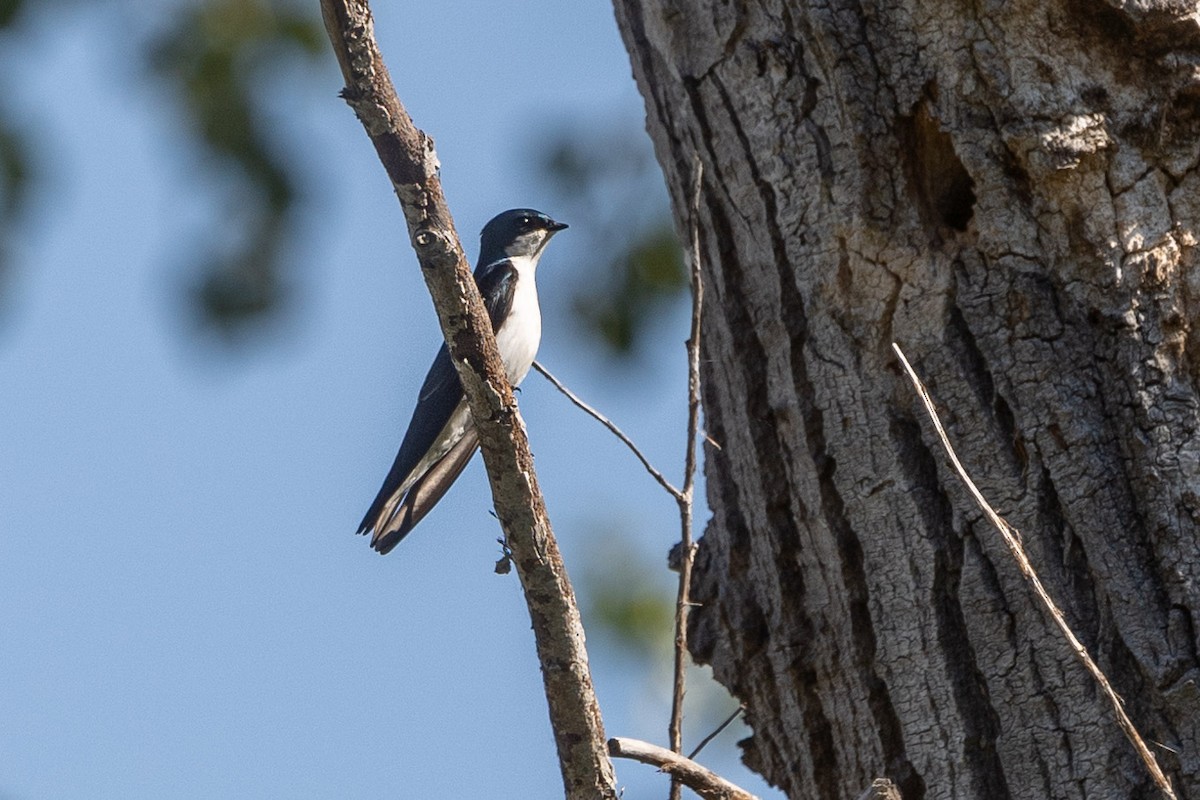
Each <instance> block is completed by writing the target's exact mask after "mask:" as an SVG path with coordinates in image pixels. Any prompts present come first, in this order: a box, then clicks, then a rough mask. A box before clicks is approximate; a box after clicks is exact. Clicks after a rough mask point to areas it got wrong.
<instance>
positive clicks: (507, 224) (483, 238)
mask: <svg viewBox="0 0 1200 800" xmlns="http://www.w3.org/2000/svg"><path fill="white" fill-rule="evenodd" d="M565 227H567V225H566V223H563V222H555V221H554V220H552V219H550V217H548V216H546V215H545V214H543V213H542V212H540V211H534V210H533V209H532V208H513V209H509V210H508V211H505V212H504V213H502V214H498V215H497V216H495V217H493V218H492V221H491V222H489V223H488V224H487V225H484V226H483V233H482V234H480V237H479V238H480V244H479V260H480V263H483V264H488V263H491V262H492V261H498V260H500V259H502V258H515V257H521V256H527V257H530V258H534V259H536V258H537V257H538V256H540V255H541V253H542V248H543V247H545V246H546V242H548V241H550V237H551V236H553V235H554V234H556V233H558V232H559V231H561V230H562V229H563V228H565Z"/></svg>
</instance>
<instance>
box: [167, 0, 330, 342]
mask: <svg viewBox="0 0 1200 800" xmlns="http://www.w3.org/2000/svg"><path fill="white" fill-rule="evenodd" d="M315 8H316V6H315V4H313V5H312V6H311V7H309V6H303V7H299V6H296V5H295V4H292V3H285V2H281V1H280V0H274V1H272V0H208V2H200V3H195V4H193V5H192V6H190V7H188V8H187V9H186V10H184V11H182V12H181V13H180V14H179V15H178V17H177V18H176V20H175V22H174V24H173V25H172V26H171V27H170V28H169V29H168V30H167V31H165V32H164V33H163V34H162V35H161V36H160V37H159V38H158V39H157V40H156V41H154V42H152V43H151V45H150V48H149V58H148V63H149V67H150V70H151V72H152V73H153V74H154V75H155V76H156V77H157V78H159V79H160V80H162V81H164V82H165V83H166V85H167V86H168V87H170V88H171V89H172V91H173V92H174V93H175V94H176V96H177V98H178V100H179V103H180V105H181V108H182V110H183V111H184V113H185V116H186V118H187V120H188V121H189V122H190V125H191V129H192V132H193V136H194V138H195V141H196V144H197V145H198V146H199V147H200V148H201V149H202V150H205V151H207V152H208V154H209V156H210V157H211V159H212V160H214V161H215V162H216V163H217V164H218V165H223V166H225V167H227V169H224V170H221V169H214V170H212V172H213V174H216V175H223V176H225V180H226V181H227V182H229V183H232V184H235V185H236V188H235V189H234V190H232V191H231V194H233V195H235V196H237V197H238V202H239V209H238V213H237V215H236V216H234V217H232V219H233V223H232V224H233V225H234V226H237V227H239V228H240V229H239V230H233V231H230V230H221V231H220V234H221V236H222V237H225V241H227V242H228V241H232V242H236V244H235V245H233V246H232V247H229V248H227V250H226V251H224V252H223V251H221V250H220V249H219V248H218V246H217V245H216V244H215V243H214V245H213V246H212V249H211V250H210V251H209V252H202V253H200V254H197V255H196V256H195V258H196V264H195V268H196V269H197V270H198V271H199V274H200V276H201V277H200V278H199V279H198V281H197V283H196V286H195V289H194V292H193V296H194V298H195V299H196V300H197V302H198V308H199V310H200V312H201V315H202V319H204V320H206V321H207V322H208V323H210V324H212V325H214V326H215V327H217V328H218V329H220V330H223V331H225V332H226V333H234V332H236V331H237V330H239V329H241V328H243V327H244V326H245V325H246V324H247V323H249V322H252V321H255V320H257V319H260V318H262V317H263V316H265V315H267V314H268V313H270V312H273V311H276V310H278V308H279V306H280V300H281V298H282V293H281V292H280V290H279V287H280V286H281V285H282V284H283V281H282V280H281V273H282V272H284V271H285V270H286V269H287V266H288V265H287V264H286V263H285V260H284V255H283V253H284V247H285V245H286V244H287V242H288V240H289V236H288V235H287V234H288V233H289V232H290V231H291V229H292V228H293V226H294V225H295V224H296V220H295V216H296V206H297V198H298V194H299V189H298V186H297V181H296V178H295V177H294V176H295V175H296V174H297V173H298V169H297V168H296V167H297V165H295V164H293V163H291V162H290V160H289V159H288V157H287V154H286V153H285V152H284V150H283V147H282V144H281V142H279V141H278V140H277V139H276V138H275V137H273V136H271V135H270V127H271V126H270V124H269V122H268V119H267V114H266V112H265V111H264V104H263V102H262V99H263V98H262V97H261V91H260V89H259V86H260V83H261V81H262V78H263V77H264V75H265V73H266V72H267V71H268V70H271V69H275V68H277V66H278V64H279V62H281V61H283V60H285V59H286V58H288V57H291V56H293V55H299V56H302V57H304V58H307V59H314V58H316V57H318V56H321V55H323V54H324V48H323V47H322V43H323V29H322V27H321V22H320V19H319V18H318V16H317V15H316V13H315ZM302 9H303V10H302ZM206 238H210V239H215V238H218V237H206Z"/></svg>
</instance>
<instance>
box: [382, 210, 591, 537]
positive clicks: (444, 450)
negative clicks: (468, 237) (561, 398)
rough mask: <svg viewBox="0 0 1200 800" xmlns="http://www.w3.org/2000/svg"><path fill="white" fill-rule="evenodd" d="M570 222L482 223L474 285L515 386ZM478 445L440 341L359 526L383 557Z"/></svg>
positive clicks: (514, 213)
mask: <svg viewBox="0 0 1200 800" xmlns="http://www.w3.org/2000/svg"><path fill="white" fill-rule="evenodd" d="M566 227H567V225H566V224H565V223H562V222H556V221H554V220H553V219H551V218H550V217H548V216H547V215H545V214H543V213H542V212H540V211H535V210H533V209H531V208H513V209H509V210H508V211H505V212H503V213H501V214H498V215H496V216H495V217H493V218H492V220H491V221H490V222H488V224H487V225H485V226H483V232H482V233H481V234H480V237H479V239H480V241H479V260H478V262H477V266H476V268H475V272H474V277H475V284H476V286H478V287H479V293H480V294H481V295H482V296H483V304H484V306H485V307H486V308H487V313H488V319H490V320H491V323H492V331H493V333H495V335H496V345H497V347H498V348H499V350H500V360H501V361H502V362H503V363H504V371H505V373H506V374H507V375H508V380H509V382H510V383H511V384H512V385H513V386H517V385H519V384H520V383H521V380H522V379H523V378H524V377H525V375H526V374H527V373H528V372H529V368H530V367H531V366H532V365H533V359H534V357H535V356H536V355H537V349H538V345H539V344H540V343H541V338H542V314H541V310H540V308H539V306H538V296H537V286H536V285H535V283H534V274H535V273H536V272H537V265H538V261H539V260H540V259H541V257H542V252H543V251H544V250H545V249H546V244H547V243H548V242H549V241H550V239H551V238H552V237H553V236H554V235H555V234H556V233H558V232H559V231H561V230H564V229H565V228H566ZM478 449H479V437H478V435H477V434H476V432H475V426H474V422H473V421H472V419H471V411H470V409H469V408H468V407H467V401H466V398H465V397H464V396H463V388H462V383H461V382H460V380H459V377H458V372H457V371H456V370H455V369H454V364H453V363H451V361H450V352H449V350H448V349H447V348H446V344H445V342H443V343H442V346H441V349H440V350H438V353H437V356H436V357H435V358H434V359H433V366H431V367H430V368H429V372H428V374H426V376H425V382H424V383H423V384H421V391H420V392H419V394H418V396H417V405H416V408H415V409H414V411H413V415H412V420H411V421H410V422H409V423H408V430H407V431H406V432H405V434H404V439H403V440H402V442H401V444H400V452H398V453H397V454H396V460H395V461H394V462H393V463H392V468H391V470H390V471H389V472H388V474H387V477H386V478H385V479H384V481H383V486H382V487H381V488H380V489H379V494H378V495H376V497H375V501H374V502H373V503H371V507H370V509H369V510H368V511H367V513H366V516H364V517H363V520H362V523H361V524H360V525H359V527H358V532H359V533H360V534H366V533H370V534H371V547H372V548H373V549H374V550H376V551H378V552H379V553H380V554H381V555H384V554H387V553H389V552H391V550H392V548H394V547H395V546H396V545H397V544H399V543H400V540H401V539H403V538H404V537H405V536H407V535H408V533H409V531H411V530H412V529H413V528H414V527H415V526H416V524H417V523H418V522H420V521H421V520H422V519H424V517H425V515H426V514H428V513H429V512H430V510H431V509H432V508H433V506H434V505H435V504H436V503H437V502H438V500H441V499H442V496H443V495H445V494H446V491H447V490H448V489H449V488H450V486H451V484H453V483H454V481H455V479H457V478H458V476H459V475H460V474H461V473H462V471H463V469H464V468H465V467H466V466H467V462H469V461H470V460H471V457H472V456H473V455H474V454H475V451H476V450H478Z"/></svg>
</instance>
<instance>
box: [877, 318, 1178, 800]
mask: <svg viewBox="0 0 1200 800" xmlns="http://www.w3.org/2000/svg"><path fill="white" fill-rule="evenodd" d="M892 349H893V350H895V351H896V355H897V356H899V357H900V363H901V365H903V367H904V371H905V372H906V373H908V379H909V380H910V381H912V385H913V388H915V389H916V390H917V394H918V395H919V396H920V398H921V403H922V404H923V405H924V406H925V413H927V414H928V415H929V419H930V421H931V422H933V427H934V430H936V431H937V435H938V439H939V440H940V441H941V443H942V447H943V449H945V451H946V455H947V456H949V458H950V463H951V464H952V465H953V466H954V471H955V472H957V473H958V477H959V478H961V479H962V482H963V483H964V484H966V487H967V491H968V492H970V493H971V497H972V498H973V499H974V500H975V504H976V505H978V506H979V508H980V510H981V511H983V513H984V516H986V517H987V518H988V520H989V521H990V522H991V523H992V525H994V526H995V528H996V530H998V531H999V532H1000V538H1002V539H1003V540H1004V544H1005V545H1007V546H1008V550H1009V552H1010V553H1011V554H1012V557H1013V560H1014V561H1016V562H1017V568H1018V569H1019V570H1020V571H1021V574H1022V575H1023V576H1025V580H1026V581H1028V583H1029V585H1030V587H1032V589H1033V593H1034V595H1035V596H1036V597H1037V599H1038V602H1039V603H1040V604H1041V606H1042V608H1043V609H1044V610H1045V611H1046V613H1047V614H1048V615H1049V616H1050V619H1051V620H1053V622H1054V624H1055V625H1056V626H1058V629H1059V631H1060V632H1061V633H1062V635H1063V638H1064V639H1066V640H1067V644H1069V645H1070V647H1071V651H1072V652H1074V653H1075V657H1076V658H1078V659H1079V660H1080V661H1081V662H1082V663H1083V666H1084V667H1086V668H1087V671H1088V672H1090V673H1091V675H1092V678H1094V679H1095V681H1096V683H1097V684H1099V685H1100V689H1101V690H1102V691H1103V692H1104V696H1105V697H1107V698H1108V700H1109V702H1110V703H1112V707H1113V711H1114V712H1115V713H1116V716H1117V724H1118V725H1120V727H1121V731H1122V732H1123V733H1124V734H1125V736H1126V738H1128V739H1129V742H1130V744H1132V745H1133V749H1134V750H1136V751H1137V753H1138V756H1140V757H1141V759H1142V763H1143V764H1145V765H1146V770H1147V771H1148V772H1149V773H1150V777H1151V778H1152V779H1153V780H1154V783H1155V784H1156V785H1157V786H1158V788H1159V790H1160V791H1161V792H1162V793H1163V795H1164V796H1165V797H1167V798H1170V800H1175V791H1174V789H1172V788H1171V781H1170V780H1169V779H1168V778H1167V776H1166V775H1164V774H1163V771H1162V769H1161V768H1160V767H1159V765H1158V759H1156V758H1155V757H1154V753H1152V752H1150V748H1149V747H1147V746H1146V742H1145V740H1143V739H1142V737H1141V734H1139V733H1138V731H1137V728H1135V727H1134V725H1133V721H1132V720H1131V719H1129V715H1128V714H1126V713H1125V705H1124V703H1122V702H1121V698H1120V697H1119V696H1118V695H1117V693H1116V691H1114V690H1113V688H1112V684H1110V683H1109V682H1108V677H1107V676H1106V675H1105V674H1104V673H1103V672H1102V671H1101V670H1100V667H1099V666H1098V665H1097V664H1096V662H1095V661H1093V660H1092V657H1091V655H1090V654H1089V653H1088V651H1087V648H1086V647H1084V646H1083V642H1081V641H1079V639H1078V637H1076V636H1075V632H1074V631H1072V630H1071V627H1070V626H1069V625H1068V624H1067V620H1066V618H1065V617H1063V613H1062V611H1061V610H1060V609H1059V607H1058V604H1057V603H1055V602H1054V599H1053V598H1052V597H1050V593H1049V592H1047V591H1046V587H1045V586H1043V585H1042V579H1041V578H1039V577H1038V574H1037V571H1036V570H1034V568H1033V563H1032V562H1030V560H1029V556H1028V555H1027V554H1026V553H1025V546H1024V545H1023V544H1021V536H1020V533H1018V531H1017V529H1016V528H1014V527H1013V526H1011V525H1009V524H1008V521H1007V520H1005V519H1004V517H1002V516H1000V515H999V514H998V513H996V510H995V509H994V508H992V506H991V505H990V504H989V503H988V501H987V499H986V498H985V497H984V496H983V492H981V491H979V487H978V486H976V485H975V481H973V480H971V476H970V475H968V474H967V470H966V468H965V467H963V465H962V462H961V461H959V460H958V454H957V453H955V452H954V447H953V446H951V444H950V437H949V436H947V435H946V429H945V428H943V427H942V421H941V419H939V418H938V414H937V409H936V408H934V406H933V398H931V397H930V396H929V390H928V389H926V388H925V384H923V383H921V379H920V378H918V377H917V373H916V372H915V371H914V370H913V368H912V365H911V364H909V363H908V359H907V358H905V357H904V352H903V351H902V350H901V349H900V345H898V344H896V343H895V342H892Z"/></svg>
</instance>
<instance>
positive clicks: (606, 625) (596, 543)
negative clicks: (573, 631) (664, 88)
mask: <svg viewBox="0 0 1200 800" xmlns="http://www.w3.org/2000/svg"><path fill="white" fill-rule="evenodd" d="M588 541H589V542H592V543H593V552H591V553H589V554H588V558H586V559H585V560H584V561H583V564H584V573H583V578H582V580H581V582H580V587H581V597H582V599H583V607H584V611H583V613H584V616H585V617H586V619H587V624H588V630H589V631H592V630H599V631H603V632H604V633H606V634H608V635H609V636H610V637H611V638H612V641H613V642H615V643H616V644H617V645H619V646H620V647H622V648H623V649H625V650H626V651H627V653H628V654H629V655H630V656H632V657H636V658H638V659H641V660H647V661H654V660H662V659H669V657H670V646H671V642H672V641H674V633H673V630H674V620H675V594H674V590H673V588H672V585H671V581H670V573H664V572H663V571H662V570H655V569H653V567H652V565H651V564H650V563H648V562H647V561H646V560H645V559H643V558H641V557H640V554H638V555H634V556H631V555H630V553H631V552H635V551H636V550H637V547H636V546H635V544H634V543H633V542H631V541H629V535H628V534H627V533H623V532H621V530H620V529H618V528H617V527H616V526H611V527H609V529H608V530H605V531H603V532H600V531H598V532H596V534H595V535H593V536H589V537H588ZM614 564H618V565H620V569H619V570H617V571H614V570H613V569H612V567H613V565H614Z"/></svg>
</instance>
